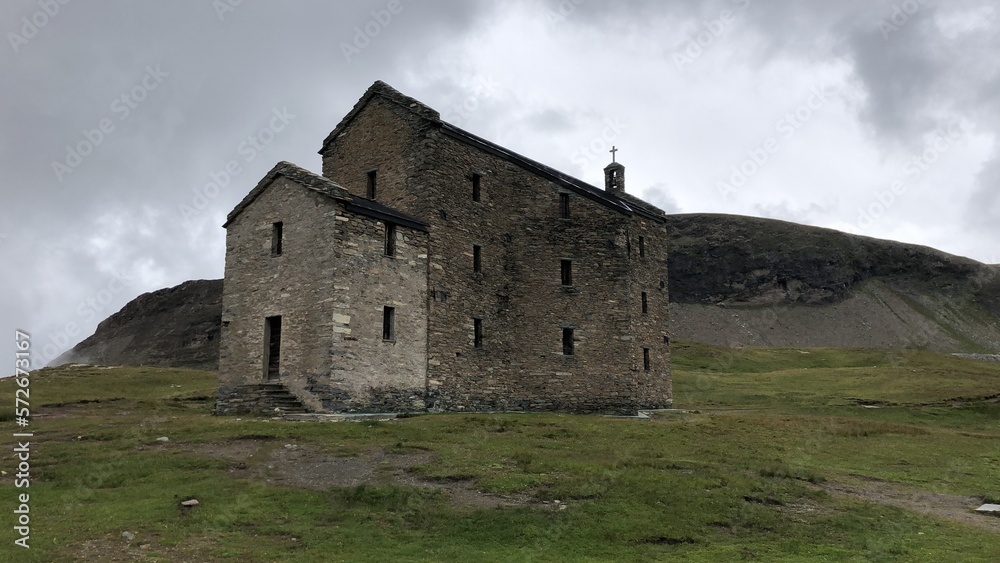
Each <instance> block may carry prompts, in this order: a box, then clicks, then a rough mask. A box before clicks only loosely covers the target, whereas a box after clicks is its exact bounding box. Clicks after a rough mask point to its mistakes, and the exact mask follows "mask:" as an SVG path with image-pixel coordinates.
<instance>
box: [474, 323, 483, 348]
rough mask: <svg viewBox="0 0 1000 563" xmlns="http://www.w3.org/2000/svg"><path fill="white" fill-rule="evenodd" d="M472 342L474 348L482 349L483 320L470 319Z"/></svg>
mask: <svg viewBox="0 0 1000 563" xmlns="http://www.w3.org/2000/svg"><path fill="white" fill-rule="evenodd" d="M472 342H473V346H475V347H476V348H482V347H483V319H475V318H474V319H472Z"/></svg>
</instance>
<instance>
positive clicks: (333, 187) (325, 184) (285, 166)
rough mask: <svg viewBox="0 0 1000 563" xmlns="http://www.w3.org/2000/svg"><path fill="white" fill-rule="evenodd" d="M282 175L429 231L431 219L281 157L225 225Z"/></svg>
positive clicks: (355, 207)
mask: <svg viewBox="0 0 1000 563" xmlns="http://www.w3.org/2000/svg"><path fill="white" fill-rule="evenodd" d="M279 176H284V177H285V178H288V179H289V180H292V181H293V182H295V183H297V184H299V185H301V186H302V187H304V188H306V189H309V190H312V191H314V192H316V193H318V194H322V195H324V196H326V197H329V198H330V199H333V200H337V201H340V202H342V203H343V204H344V207H345V208H346V209H347V210H348V211H350V212H352V213H358V214H360V215H365V216H368V217H372V218H374V219H379V220H381V221H388V222H390V223H394V224H396V225H401V226H404V227H409V228H411V229H416V230H418V231H424V232H427V223H424V222H423V221H421V220H419V219H415V218H413V217H411V216H409V215H406V214H405V213H402V212H400V211H396V210H395V209H393V208H391V207H388V206H385V205H382V204H381V203H378V202H377V201H371V200H368V199H365V198H361V197H358V196H355V195H352V194H351V193H350V192H348V191H347V189H345V188H344V187H343V186H341V185H339V184H337V183H336V182H333V181H332V180H330V179H329V178H324V177H323V176H319V175H317V174H313V173H312V172H310V171H308V170H306V169H305V168H301V167H299V166H296V165H294V164H292V163H291V162H285V161H281V162H279V163H278V164H276V165H275V166H274V168H272V169H271V171H270V172H268V173H267V174H266V175H264V177H263V178H261V180H260V182H258V183H257V185H256V186H255V187H254V189H252V190H250V193H248V194H247V195H246V197H244V198H243V200H242V201H240V202H239V203H238V204H236V207H234V208H233V210H232V211H230V212H229V215H228V216H226V222H225V224H223V225H222V226H223V227H228V226H229V224H230V223H232V222H233V219H235V218H236V217H237V216H238V215H239V214H240V213H242V212H243V210H244V209H246V208H247V206H249V205H250V204H251V203H253V201H254V200H255V199H257V197H258V196H259V195H260V194H261V193H263V192H264V190H265V189H267V187H268V186H269V185H271V182H274V181H275V180H277V179H278V177H279Z"/></svg>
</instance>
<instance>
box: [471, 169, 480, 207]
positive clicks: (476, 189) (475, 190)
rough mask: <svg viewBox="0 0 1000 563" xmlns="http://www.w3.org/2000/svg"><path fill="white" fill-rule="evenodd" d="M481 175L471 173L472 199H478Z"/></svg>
mask: <svg viewBox="0 0 1000 563" xmlns="http://www.w3.org/2000/svg"><path fill="white" fill-rule="evenodd" d="M481 178H482V176H480V175H479V174H475V173H473V174H472V201H479V182H480V179H481Z"/></svg>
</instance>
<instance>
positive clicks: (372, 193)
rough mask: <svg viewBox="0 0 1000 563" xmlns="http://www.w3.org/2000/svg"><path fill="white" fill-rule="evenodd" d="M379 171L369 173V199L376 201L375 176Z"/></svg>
mask: <svg viewBox="0 0 1000 563" xmlns="http://www.w3.org/2000/svg"><path fill="white" fill-rule="evenodd" d="M377 172H378V171H377V170H369V171H368V199H375V175H376V173H377Z"/></svg>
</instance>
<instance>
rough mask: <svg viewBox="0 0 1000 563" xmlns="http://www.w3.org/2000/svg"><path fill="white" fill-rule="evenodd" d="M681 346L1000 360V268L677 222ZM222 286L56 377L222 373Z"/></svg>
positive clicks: (156, 316)
mask: <svg viewBox="0 0 1000 563" xmlns="http://www.w3.org/2000/svg"><path fill="white" fill-rule="evenodd" d="M668 229H669V231H670V237H671V248H670V249H669V255H668V266H669V276H668V279H669V289H670V299H671V321H670V327H669V331H670V334H671V335H672V337H673V338H674V339H681V340H696V341H701V342H707V343H711V344H720V345H727V346H795V347H810V346H866V347H867V346H871V347H885V348H906V347H917V348H928V349H932V350H939V351H945V352H972V353H977V352H978V353H996V352H1000V266H987V265H984V264H981V263H979V262H976V261H974V260H969V259H967V258H961V257H958V256H952V255H949V254H945V253H943V252H940V251H938V250H934V249H932V248H927V247H922V246H915V245H910V244H903V243H898V242H892V241H885V240H878V239H873V238H867V237H860V236H855V235H848V234H845V233H841V232H839V231H834V230H830V229H820V228H816V227H807V226H803V225H798V224H795V223H787V222H784V221H775V220H772V219H759V218H754V217H742V216H736V215H712V214H691V215H672V216H670V218H669V220H668ZM221 311H222V280H197V281H189V282H185V283H183V284H181V285H179V286H177V287H173V288H169V289H162V290H159V291H154V292H152V293H147V294H145V295H141V296H139V297H138V298H136V299H135V300H133V301H132V302H131V303H129V304H128V305H126V306H125V307H124V308H123V309H122V310H121V311H119V312H118V313H115V314H114V315H112V316H111V317H109V318H108V319H107V320H105V321H104V322H102V323H101V324H100V325H99V326H98V328H97V331H96V332H95V333H94V335H93V336H91V337H90V338H87V339H86V340H84V341H83V342H81V343H80V344H78V345H77V346H75V347H74V348H73V349H72V350H70V351H69V352H67V353H66V354H63V355H62V356H60V357H59V358H57V359H56V360H55V361H54V362H53V365H58V364H61V363H68V362H82V363H95V364H109V365H157V366H177V367H192V368H200V369H216V368H217V367H218V353H219V352H218V351H219V341H218V335H219V322H220V318H221Z"/></svg>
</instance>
